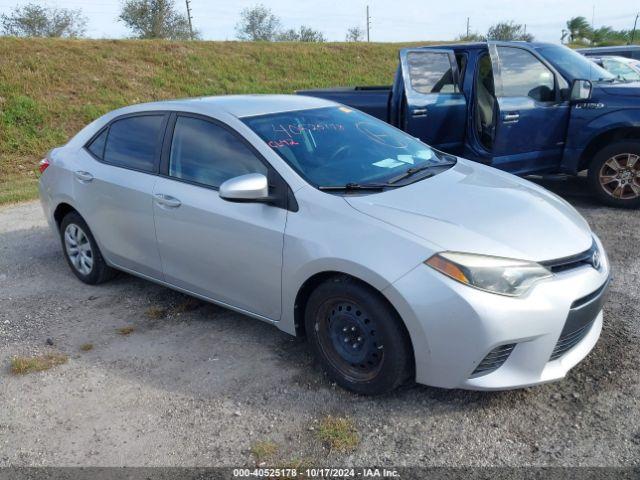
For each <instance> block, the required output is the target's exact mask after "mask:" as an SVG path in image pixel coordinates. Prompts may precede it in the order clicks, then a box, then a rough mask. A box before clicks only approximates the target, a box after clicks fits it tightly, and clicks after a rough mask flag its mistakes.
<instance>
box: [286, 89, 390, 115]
mask: <svg viewBox="0 0 640 480" xmlns="http://www.w3.org/2000/svg"><path fill="white" fill-rule="evenodd" d="M296 94H298V95H306V96H308V97H316V98H323V99H325V100H331V101H333V102H338V103H342V104H344V105H348V106H350V107H354V108H357V109H358V110H362V111H363V112H366V113H368V114H369V115H373V116H374V117H376V118H379V119H380V120H383V121H385V122H388V121H389V102H390V100H391V86H373V87H336V88H320V89H314V90H298V91H297V92H296Z"/></svg>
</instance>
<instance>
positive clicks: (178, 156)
mask: <svg viewBox="0 0 640 480" xmlns="http://www.w3.org/2000/svg"><path fill="white" fill-rule="evenodd" d="M248 173H262V174H264V175H267V176H268V177H269V178H270V184H271V183H272V182H271V179H272V178H273V177H271V175H272V174H274V172H273V170H272V169H271V168H270V167H269V166H268V165H267V163H266V161H264V160H263V159H262V158H261V157H260V156H259V154H258V153H257V152H256V151H255V150H254V149H253V148H252V147H251V145H249V144H248V142H247V141H246V140H245V139H244V138H242V137H241V136H240V135H239V134H238V133H236V132H235V131H233V130H231V129H230V128H229V127H227V126H226V125H224V124H222V123H220V122H218V121H214V120H213V119H210V118H208V117H202V116H199V115H191V114H177V115H175V114H174V115H172V120H171V122H170V124H169V128H168V133H167V139H166V140H165V147H164V152H163V160H162V167H161V177H160V178H159V179H158V182H157V183H156V185H155V188H154V212H155V221H156V232H157V237H158V245H159V249H160V255H161V257H162V263H163V270H164V277H165V280H166V281H167V282H169V283H171V284H173V285H175V286H177V287H179V288H183V289H185V290H188V291H190V292H193V293H196V294H199V295H203V296H205V297H207V298H210V299H213V300H216V301H218V302H222V303H224V304H226V305H229V306H232V307H236V308H240V309H242V310H245V311H247V312H250V313H253V314H257V315H260V316H262V317H265V318H267V319H270V320H278V319H279V318H280V306H281V298H280V294H281V271H282V248H283V242H284V227H285V221H286V218H287V211H286V210H284V209H283V208H280V207H276V206H273V205H268V204H265V203H233V202H229V201H226V200H223V199H222V198H220V196H219V195H218V188H219V187H220V185H221V184H222V183H223V182H224V181H226V180H228V179H230V178H233V177H237V176H240V175H244V174H248Z"/></svg>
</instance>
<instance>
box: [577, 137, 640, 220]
mask: <svg viewBox="0 0 640 480" xmlns="http://www.w3.org/2000/svg"><path fill="white" fill-rule="evenodd" d="M589 183H590V184H591V189H592V190H593V193H594V194H595V196H596V197H597V198H598V199H599V200H600V201H601V202H602V203H604V204H605V205H610V206H612V207H621V208H638V207H640V142H638V141H633V140H624V141H620V142H616V143H614V144H612V145H609V146H607V147H605V148H603V149H602V150H600V151H599V152H598V153H597V154H596V155H595V157H594V158H593V161H592V162H591V165H590V166H589Z"/></svg>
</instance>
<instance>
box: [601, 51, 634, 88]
mask: <svg viewBox="0 0 640 480" xmlns="http://www.w3.org/2000/svg"><path fill="white" fill-rule="evenodd" d="M589 59H590V60H591V61H593V62H595V63H596V64H597V65H600V66H601V67H602V68H604V69H605V70H606V71H608V72H610V73H612V74H613V75H615V76H616V77H618V78H619V79H620V80H626V81H627V82H638V81H640V60H633V59H632V58H626V57H614V56H604V57H589Z"/></svg>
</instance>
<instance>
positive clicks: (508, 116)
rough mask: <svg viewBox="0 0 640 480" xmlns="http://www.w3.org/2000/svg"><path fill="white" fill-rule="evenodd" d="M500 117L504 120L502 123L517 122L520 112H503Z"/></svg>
mask: <svg viewBox="0 0 640 480" xmlns="http://www.w3.org/2000/svg"><path fill="white" fill-rule="evenodd" d="M502 119H503V120H504V123H518V120H520V114H519V113H518V112H510V113H505V114H504V116H503V117H502Z"/></svg>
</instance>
